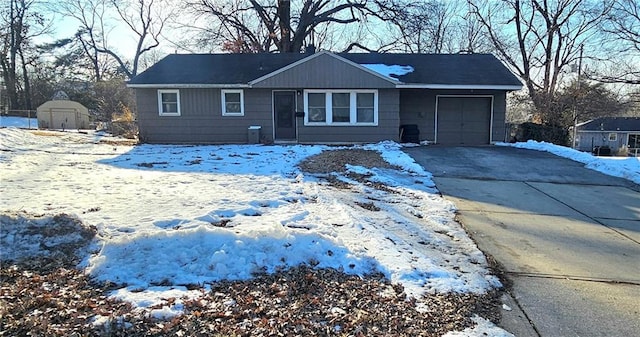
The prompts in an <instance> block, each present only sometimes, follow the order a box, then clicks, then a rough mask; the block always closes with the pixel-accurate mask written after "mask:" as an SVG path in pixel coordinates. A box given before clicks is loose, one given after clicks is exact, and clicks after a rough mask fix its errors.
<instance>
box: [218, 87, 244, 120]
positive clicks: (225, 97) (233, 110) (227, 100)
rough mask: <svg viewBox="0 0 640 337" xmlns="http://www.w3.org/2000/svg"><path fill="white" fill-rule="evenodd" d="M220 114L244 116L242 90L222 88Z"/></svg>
mask: <svg viewBox="0 0 640 337" xmlns="http://www.w3.org/2000/svg"><path fill="white" fill-rule="evenodd" d="M221 96H222V115H223V116H244V95H243V92H242V90H222V95H221Z"/></svg>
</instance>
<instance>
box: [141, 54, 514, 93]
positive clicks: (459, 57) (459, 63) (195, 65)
mask: <svg viewBox="0 0 640 337" xmlns="http://www.w3.org/2000/svg"><path fill="white" fill-rule="evenodd" d="M320 53H326V54H330V55H336V56H339V57H338V58H341V59H343V60H348V61H350V62H352V63H353V64H355V65H357V66H361V67H362V69H363V71H367V72H371V71H373V72H376V73H378V74H380V75H381V76H385V77H389V78H390V79H391V80H393V82H394V83H396V86H397V87H407V88H410V87H415V88H451V89H474V88H477V89H482V88H487V89H503V90H517V89H520V88H521V87H522V84H521V82H520V81H519V80H518V79H517V78H516V77H515V75H513V74H512V73H511V72H510V71H509V70H508V69H507V68H506V67H505V66H504V65H503V64H502V63H501V62H500V61H499V60H498V59H497V58H495V57H494V56H493V55H491V54H395V53H366V54H357V53H342V54H331V53H329V52H326V51H324V52H320ZM315 56H317V54H298V53H282V54H271V53H269V54H267V53H262V54H171V55H168V56H166V57H165V58H163V59H162V60H160V61H159V62H158V63H156V64H154V65H153V66H151V67H150V68H148V69H147V70H145V71H144V72H142V73H140V74H139V75H138V76H136V77H134V78H133V79H132V80H131V81H129V86H131V87H158V86H204V87H206V86H211V87H226V86H240V87H242V86H247V87H248V86H250V83H251V82H252V81H254V80H256V79H260V78H264V77H268V75H269V74H272V73H277V72H278V71H279V70H281V69H282V68H285V67H287V66H290V65H291V64H293V63H296V62H298V63H302V62H305V59H311V58H313V57H315Z"/></svg>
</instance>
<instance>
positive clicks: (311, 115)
mask: <svg viewBox="0 0 640 337" xmlns="http://www.w3.org/2000/svg"><path fill="white" fill-rule="evenodd" d="M325 96H326V94H325V93H320V92H311V93H308V94H307V99H306V101H307V104H308V107H307V112H308V113H307V114H305V115H307V116H308V121H309V122H311V123H325V122H326V121H327V102H326V99H325Z"/></svg>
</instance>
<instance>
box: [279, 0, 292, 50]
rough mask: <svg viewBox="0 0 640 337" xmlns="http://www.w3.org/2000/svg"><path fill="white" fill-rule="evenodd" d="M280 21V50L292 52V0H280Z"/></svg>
mask: <svg viewBox="0 0 640 337" xmlns="http://www.w3.org/2000/svg"><path fill="white" fill-rule="evenodd" d="M278 22H279V24H280V52H282V53H291V52H293V50H292V49H291V2H290V0H278Z"/></svg>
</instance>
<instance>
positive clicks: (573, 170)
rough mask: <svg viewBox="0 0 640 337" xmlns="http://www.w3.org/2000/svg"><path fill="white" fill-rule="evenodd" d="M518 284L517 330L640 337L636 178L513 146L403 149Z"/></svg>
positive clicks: (513, 325)
mask: <svg viewBox="0 0 640 337" xmlns="http://www.w3.org/2000/svg"><path fill="white" fill-rule="evenodd" d="M405 152H407V153H408V154H409V155H411V156H412V157H413V158H414V159H415V160H416V162H418V163H419V164H421V165H422V166H423V167H424V168H425V169H427V170H428V171H430V172H432V173H433V174H434V180H435V183H436V185H437V187H438V189H439V190H440V191H441V192H442V194H443V195H444V196H445V198H447V199H449V200H452V201H453V202H455V204H456V205H457V207H458V209H459V219H460V222H461V223H462V224H463V225H464V226H465V228H466V229H467V231H468V232H469V234H470V235H471V236H472V237H473V238H474V240H475V241H476V243H477V244H478V247H479V248H480V249H481V250H483V251H484V252H485V253H486V254H488V255H491V256H493V257H494V258H495V259H496V260H497V261H498V262H499V263H500V264H501V265H502V266H503V269H504V270H505V272H506V275H507V278H508V279H509V280H510V281H511V283H512V285H511V287H510V289H509V291H508V296H505V298H504V301H505V304H506V305H507V306H505V308H508V309H511V310H508V309H505V310H504V311H503V319H502V321H501V325H502V326H503V327H504V328H505V329H506V330H508V331H510V332H512V333H513V334H515V335H516V336H554V337H555V336H638V331H640V186H638V185H636V184H634V183H632V182H630V181H628V180H624V179H619V178H614V177H610V176H607V175H604V174H601V173H598V172H595V171H592V170H589V169H586V168H584V167H583V164H581V163H577V162H574V161H571V160H568V159H564V158H561V157H557V156H555V155H553V154H550V153H546V152H539V151H532V150H526V149H516V148H511V147H491V146H486V147H439V146H428V147H416V148H406V149H405Z"/></svg>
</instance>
